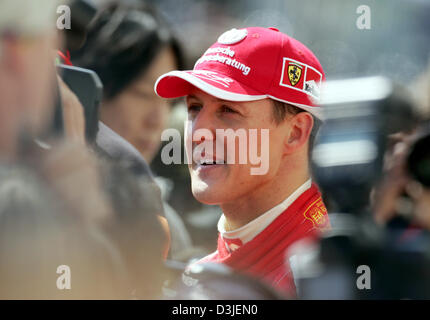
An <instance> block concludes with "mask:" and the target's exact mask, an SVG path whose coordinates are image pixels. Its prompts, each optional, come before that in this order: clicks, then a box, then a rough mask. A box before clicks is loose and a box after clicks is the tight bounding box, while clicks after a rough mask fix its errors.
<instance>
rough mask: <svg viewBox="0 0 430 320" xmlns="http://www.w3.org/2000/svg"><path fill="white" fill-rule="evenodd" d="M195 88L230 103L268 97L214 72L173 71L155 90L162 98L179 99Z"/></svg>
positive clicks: (160, 80)
mask: <svg viewBox="0 0 430 320" xmlns="http://www.w3.org/2000/svg"><path fill="white" fill-rule="evenodd" d="M194 87H197V88H198V89H200V90H202V91H203V92H206V93H207V94H210V95H212V96H214V97H217V98H218V99H223V100H228V101H254V100H261V99H265V98H267V95H265V94H261V93H260V92H258V91H256V90H254V89H252V88H250V87H249V86H246V85H244V84H241V83H239V82H237V81H236V80H234V79H232V78H230V77H228V76H226V75H223V74H221V73H217V72H213V71H200V70H197V71H193V70H188V71H171V72H169V73H166V74H164V75H162V76H161V77H159V78H158V80H157V82H156V83H155V86H154V90H155V92H156V93H157V95H159V96H160V97H162V98H179V97H183V96H187V95H189V94H190V93H191V92H192V91H193V89H194Z"/></svg>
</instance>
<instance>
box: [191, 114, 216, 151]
mask: <svg viewBox="0 0 430 320" xmlns="http://www.w3.org/2000/svg"><path fill="white" fill-rule="evenodd" d="M216 128H217V119H216V117H215V114H214V113H213V112H211V110H209V108H207V109H205V108H202V109H201V110H200V112H199V114H198V115H197V117H196V118H195V119H194V120H193V121H192V133H193V142H197V143H199V142H202V141H204V140H215V133H216Z"/></svg>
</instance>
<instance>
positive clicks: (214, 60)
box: [155, 27, 329, 296]
mask: <svg viewBox="0 0 430 320" xmlns="http://www.w3.org/2000/svg"><path fill="white" fill-rule="evenodd" d="M323 80H324V72H323V69H322V67H321V65H320V63H319V62H318V59H317V58H316V57H315V55H314V54H313V53H312V52H311V51H310V50H309V49H308V48H307V47H305V46H304V45H303V44H301V43H300V42H299V41H297V40H295V39H293V38H291V37H289V36H287V35H285V34H283V33H281V32H279V31H278V30H277V29H274V28H259V27H251V28H243V29H239V30H238V29H232V30H230V31H227V32H225V33H224V34H222V35H221V36H220V37H219V38H218V40H217V42H215V44H213V45H212V46H211V47H210V48H209V49H208V50H207V51H206V52H205V53H204V54H203V56H202V57H201V58H200V59H199V60H198V61H197V62H196V64H195V66H194V69H193V70H189V71H172V72H169V73H167V74H164V75H163V76H161V77H160V78H159V79H158V80H157V83H156V85H155V91H156V93H157V94H158V95H159V96H161V97H164V98H178V97H182V96H185V97H186V103H187V106H188V118H189V121H190V126H189V128H187V131H186V140H187V147H188V148H191V149H192V150H187V154H188V155H189V157H190V156H192V160H191V159H189V160H191V161H189V162H190V164H189V170H190V174H191V180H192V192H193V194H194V196H195V198H196V199H197V200H199V201H200V202H203V203H206V204H212V205H214V204H216V205H219V206H220V207H221V209H222V210H223V215H222V216H221V218H220V220H219V223H218V231H219V238H218V248H217V251H216V252H214V253H213V254H211V255H209V256H207V257H206V258H204V259H202V260H201V261H199V262H198V263H204V262H215V263H224V264H226V265H228V266H230V267H232V268H233V269H235V270H237V271H241V272H245V273H247V274H250V275H253V276H255V277H257V278H259V279H261V280H263V281H265V282H266V283H269V284H270V285H272V286H273V287H275V288H277V289H279V290H280V291H281V292H283V293H284V294H286V295H287V296H295V294H296V292H295V284H294V279H293V274H292V271H291V268H290V266H289V262H288V261H287V260H286V257H285V252H286V250H287V249H288V248H289V246H290V245H291V244H292V243H294V242H295V241H297V240H300V239H303V238H310V239H313V240H317V239H318V238H319V236H320V233H321V231H322V230H325V229H327V228H329V221H328V215H327V210H326V208H325V206H324V203H323V202H322V199H321V194H320V192H319V191H318V187H317V186H316V185H315V184H314V183H313V182H312V180H311V173H310V170H309V156H310V153H311V150H312V143H313V138H314V136H315V134H316V131H317V128H318V125H317V124H318V122H319V121H320V119H321V116H322V113H321V111H322V110H321V108H320V107H319V106H318V105H317V104H316V102H315V98H318V96H319V88H320V85H321V82H322V81H323ZM218 129H233V130H238V129H245V130H248V129H258V132H257V136H258V139H257V142H256V141H251V140H249V142H247V143H249V148H252V147H254V149H257V150H261V149H262V148H263V150H262V151H261V153H264V152H266V151H267V153H268V154H260V156H262V157H265V156H266V157H267V159H268V165H267V171H266V172H263V174H261V173H260V174H252V170H251V169H252V166H253V165H252V164H251V163H250V162H249V160H248V162H246V163H240V164H238V163H237V162H238V161H237V158H238V156H240V154H239V152H240V149H239V146H238V144H237V143H236V138H237V137H235V140H233V141H235V143H233V144H228V143H226V139H224V138H222V139H220V138H219V136H218V135H217V133H216V130H218ZM262 129H268V130H269V137H268V141H267V143H268V145H267V146H263V144H264V142H263V141H262V139H263V138H262V133H261V132H262ZM199 130H203V131H200V134H201V135H200V136H199ZM202 132H206V133H205V134H203V133H202ZM248 132H249V131H248ZM196 133H197V134H196ZM209 133H210V134H209ZM202 135H203V138H202ZM208 140H210V141H211V142H213V146H212V147H209V148H204V149H203V150H202V148H201V146H200V145H201V144H203V143H206V142H207V141H208ZM253 143H254V145H252V144H253ZM217 144H220V145H221V148H220V150H224V152H223V155H220V154H218V152H219V151H218V150H219V149H218V148H216V150H215V146H216V145H217ZM255 144H256V145H255ZM266 147H270V148H267V149H266ZM241 150H243V149H241ZM245 150H246V149H245ZM232 151H234V154H235V155H236V158H235V159H234V160H235V161H234V163H231V162H230V163H228V158H227V157H226V155H227V154H228V153H229V152H232Z"/></svg>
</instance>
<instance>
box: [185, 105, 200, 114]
mask: <svg viewBox="0 0 430 320" xmlns="http://www.w3.org/2000/svg"><path fill="white" fill-rule="evenodd" d="M201 109H202V106H200V105H197V104H192V105H190V106H188V113H197V112H199V111H200V110H201Z"/></svg>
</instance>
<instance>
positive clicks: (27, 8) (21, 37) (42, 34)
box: [0, 0, 60, 159]
mask: <svg viewBox="0 0 430 320" xmlns="http://www.w3.org/2000/svg"><path fill="white" fill-rule="evenodd" d="M58 4H59V1H32V0H18V1H16V0H4V1H1V2H0V131H1V134H0V154H1V157H2V158H3V159H5V158H6V159H7V158H9V159H13V158H14V157H15V156H16V154H17V152H18V149H19V142H20V139H21V138H22V136H25V135H31V136H34V135H37V134H39V133H41V132H42V131H43V130H44V129H45V128H46V127H47V126H48V123H49V121H50V119H51V118H52V114H53V105H54V96H55V95H54V94H53V92H54V84H55V69H54V63H53V62H54V56H53V50H54V49H55V48H58V47H59V44H60V42H59V40H58V37H57V32H56V30H55V14H56V6H57V5H58Z"/></svg>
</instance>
